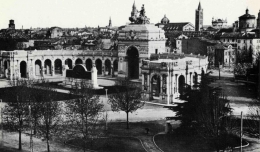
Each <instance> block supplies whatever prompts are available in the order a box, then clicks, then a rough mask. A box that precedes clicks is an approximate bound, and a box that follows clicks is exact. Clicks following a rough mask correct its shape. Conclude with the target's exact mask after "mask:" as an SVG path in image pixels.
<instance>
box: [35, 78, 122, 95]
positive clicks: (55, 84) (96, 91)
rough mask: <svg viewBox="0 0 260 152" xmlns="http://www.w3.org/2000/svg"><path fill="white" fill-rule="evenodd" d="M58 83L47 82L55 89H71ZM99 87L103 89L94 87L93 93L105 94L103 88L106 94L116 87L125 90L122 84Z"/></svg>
mask: <svg viewBox="0 0 260 152" xmlns="http://www.w3.org/2000/svg"><path fill="white" fill-rule="evenodd" d="M60 83H62V82H61V81H60V82H49V83H48V84H49V85H50V86H51V87H53V88H56V89H64V90H69V91H71V90H73V89H72V88H67V87H64V86H62V85H60ZM35 85H37V86H42V84H35ZM100 87H103V89H95V90H94V91H95V94H97V95H105V94H106V91H105V89H108V91H107V94H113V93H115V92H116V91H117V89H116V88H119V90H120V91H122V92H124V90H125V87H122V86H102V85H100Z"/></svg>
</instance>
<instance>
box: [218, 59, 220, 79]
mask: <svg viewBox="0 0 260 152" xmlns="http://www.w3.org/2000/svg"><path fill="white" fill-rule="evenodd" d="M218 79H219V80H220V62H218Z"/></svg>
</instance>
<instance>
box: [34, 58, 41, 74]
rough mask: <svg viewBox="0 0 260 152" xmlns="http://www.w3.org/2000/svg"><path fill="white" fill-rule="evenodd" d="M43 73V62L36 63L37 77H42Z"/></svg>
mask: <svg viewBox="0 0 260 152" xmlns="http://www.w3.org/2000/svg"><path fill="white" fill-rule="evenodd" d="M41 71H42V62H41V60H36V61H35V75H36V76H41Z"/></svg>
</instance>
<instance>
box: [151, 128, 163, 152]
mask: <svg viewBox="0 0 260 152" xmlns="http://www.w3.org/2000/svg"><path fill="white" fill-rule="evenodd" d="M162 134H164V132H160V133H158V134H155V135H154V136H153V144H154V145H155V146H156V147H157V148H158V149H159V150H160V151H161V152H164V151H163V150H162V149H161V148H159V147H158V146H157V144H156V143H155V141H154V138H155V136H157V135H162Z"/></svg>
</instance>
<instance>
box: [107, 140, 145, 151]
mask: <svg viewBox="0 0 260 152" xmlns="http://www.w3.org/2000/svg"><path fill="white" fill-rule="evenodd" d="M110 137H123V138H135V139H138V140H139V141H140V143H141V145H142V147H143V149H144V150H145V151H146V152H148V151H147V149H146V148H145V147H144V144H143V142H142V140H141V139H140V138H138V137H132V136H110Z"/></svg>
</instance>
